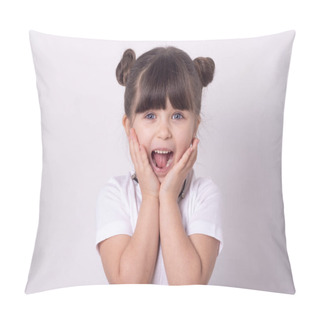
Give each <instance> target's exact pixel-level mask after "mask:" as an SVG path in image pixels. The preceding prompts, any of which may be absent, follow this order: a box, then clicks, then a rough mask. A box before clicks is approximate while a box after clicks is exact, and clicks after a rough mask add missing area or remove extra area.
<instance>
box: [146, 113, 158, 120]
mask: <svg viewBox="0 0 320 320" xmlns="http://www.w3.org/2000/svg"><path fill="white" fill-rule="evenodd" d="M155 117H156V116H155V114H154V113H147V114H146V115H145V118H146V119H150V120H152V119H155Z"/></svg>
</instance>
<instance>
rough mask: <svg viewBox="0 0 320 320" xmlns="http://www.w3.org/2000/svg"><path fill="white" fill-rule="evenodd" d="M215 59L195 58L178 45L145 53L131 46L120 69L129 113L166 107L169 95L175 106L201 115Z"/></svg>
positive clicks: (118, 75)
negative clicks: (137, 56) (137, 51)
mask: <svg viewBox="0 0 320 320" xmlns="http://www.w3.org/2000/svg"><path fill="white" fill-rule="evenodd" d="M214 69H215V64H214V61H213V60H212V59H211V58H203V57H199V58H196V59H194V60H193V61H192V59H191V58H190V57H189V56H188V54H186V53H185V52H184V51H182V50H180V49H178V48H175V47H165V48H164V47H158V48H154V49H152V50H150V51H148V52H146V53H144V54H142V55H141V56H140V57H139V58H138V59H137V60H136V55H135V52H134V51H133V50H132V49H127V50H126V51H125V52H124V53H123V56H122V59H121V61H120V62H119V64H118V66H117V69H116V76H117V80H118V82H119V83H120V84H121V85H123V86H125V87H126V90H125V94H124V106H125V113H126V115H127V117H128V118H129V119H131V117H132V114H133V113H141V112H145V111H147V110H150V109H165V108H166V101H167V98H168V99H169V100H170V103H171V105H172V107H173V108H175V109H179V110H189V111H192V112H194V113H195V114H196V115H199V114H200V109H201V95H202V88H203V87H206V86H207V85H208V84H209V83H210V82H211V81H212V79H213V73H214Z"/></svg>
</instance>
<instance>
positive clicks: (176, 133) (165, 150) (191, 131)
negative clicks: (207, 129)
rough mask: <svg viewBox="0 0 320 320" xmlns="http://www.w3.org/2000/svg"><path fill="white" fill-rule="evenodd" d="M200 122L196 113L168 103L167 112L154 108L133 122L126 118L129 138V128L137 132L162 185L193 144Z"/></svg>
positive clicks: (125, 123)
mask: <svg viewBox="0 0 320 320" xmlns="http://www.w3.org/2000/svg"><path fill="white" fill-rule="evenodd" d="M199 122H200V121H199V119H198V118H197V117H196V116H195V115H194V113H192V112H190V111H188V110H178V109H173V108H172V105H171V103H170V101H169V100H167V106H166V109H165V110H162V109H160V110H152V109H151V110H148V111H146V112H144V113H138V114H135V117H134V119H133V120H132V122H131V121H130V120H129V119H128V117H127V116H124V118H123V125H124V127H125V130H126V133H127V135H128V136H129V132H130V128H134V129H135V131H136V134H137V136H138V140H139V143H140V144H141V145H143V146H144V147H145V149H146V151H147V154H148V158H149V162H150V165H151V166H152V169H153V171H154V172H155V174H156V175H157V177H158V179H159V181H160V183H161V182H162V181H163V180H164V178H165V176H166V175H167V173H168V172H169V171H170V170H171V168H172V167H173V166H174V165H175V164H176V163H177V162H178V161H179V160H180V159H181V157H182V155H183V154H184V153H185V151H186V150H187V149H188V147H189V146H190V144H191V143H192V140H193V138H194V136H195V135H196V132H197V129H198V126H199Z"/></svg>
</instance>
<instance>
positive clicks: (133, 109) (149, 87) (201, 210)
mask: <svg viewBox="0 0 320 320" xmlns="http://www.w3.org/2000/svg"><path fill="white" fill-rule="evenodd" d="M214 67H215V65H214V62H213V60H212V59H211V58H196V59H195V60H193V61H192V60H191V58H190V57H189V56H188V55H187V54H186V53H185V52H184V51H182V50H180V49H177V48H174V47H166V48H155V49H153V50H150V51H148V52H146V53H144V54H143V55H141V56H140V57H139V58H138V59H137V60H136V56H135V53H134V51H133V50H131V49H128V50H126V51H125V52H124V54H123V57H122V59H121V61H120V63H119V65H118V67H117V69H116V75H117V79H118V82H119V83H120V84H121V85H124V86H125V87H126V89H125V115H124V117H123V126H124V129H125V131H126V134H127V136H128V139H129V147H130V155H131V159H132V162H133V165H134V169H135V171H134V172H130V173H129V174H128V175H126V176H120V177H114V178H112V179H111V180H109V181H108V183H107V184H106V186H105V187H104V188H103V189H102V190H101V192H100V194H99V197H98V202H97V239H96V242H97V248H98V250H99V253H100V255H101V260H102V264H103V268H104V271H105V274H106V277H107V279H108V282H109V283H127V284H129V283H156V284H172V285H178V284H207V283H209V280H210V278H211V275H212V272H213V268H214V265H215V262H216V258H217V256H218V253H219V252H220V250H221V248H222V243H221V241H222V230H221V221H220V210H219V198H220V194H219V190H218V188H217V187H216V185H215V184H214V183H213V182H212V181H211V180H210V179H206V178H196V177H195V176H194V172H193V169H192V168H193V165H194V163H195V161H196V157H197V147H198V143H199V140H198V139H197V138H196V133H197V130H198V126H199V123H200V109H201V95H202V88H203V87H206V86H207V85H208V84H209V83H210V82H211V81H212V79H213V73H214Z"/></svg>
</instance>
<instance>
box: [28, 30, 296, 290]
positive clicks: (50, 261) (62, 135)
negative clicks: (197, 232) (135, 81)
mask: <svg viewBox="0 0 320 320" xmlns="http://www.w3.org/2000/svg"><path fill="white" fill-rule="evenodd" d="M294 36H295V32H294V31H288V32H284V33H280V34H276V35H270V36H264V37H259V38H251V39H237V40H208V41H109V40H92V39H78V38H69V37H60V36H53V35H46V34H42V33H39V32H36V31H30V42H31V48H32V53H33V59H34V65H35V71H36V79H37V89H38V94H39V102H40V109H41V127H42V128H41V129H42V147H43V169H42V183H41V195H40V216H39V226H38V233H37V238H36V243H35V248H34V254H33V258H32V263H31V267H30V272H29V278H28V282H27V286H26V293H34V292H39V291H43V290H49V289H54V288H61V287H67V286H76V285H89V284H104V283H107V281H106V277H105V275H104V271H103V268H102V264H101V260H100V257H99V254H98V252H97V251H96V248H95V206H96V200H97V195H98V192H99V190H100V189H101V188H102V186H103V185H104V184H105V183H106V181H107V180H108V179H109V178H110V177H112V176H117V175H123V174H126V173H128V171H129V170H132V168H133V166H132V164H131V161H130V154H129V151H128V144H127V138H126V135H125V132H124V129H123V127H122V125H121V121H122V115H123V113H124V108H123V94H124V88H123V87H121V86H120V85H119V84H118V82H117V80H116V77H115V68H116V66H117V64H118V62H119V61H120V58H121V56H122V54H123V52H124V51H125V50H126V49H127V48H132V49H133V50H134V51H135V52H136V54H137V57H138V56H139V55H140V54H142V53H143V52H146V51H148V50H150V49H152V48H154V47H157V46H168V45H172V46H176V47H178V48H180V49H182V50H184V51H186V52H187V53H188V54H189V55H190V57H191V58H192V59H194V58H196V57H199V56H204V57H211V58H212V59H213V60H214V61H215V64H216V71H215V76H214V80H213V83H212V84H210V85H209V86H208V88H204V90H203V100H202V101H203V102H202V115H201V116H202V123H201V125H200V133H199V138H200V145H199V152H198V159H197V162H196V165H195V172H196V174H197V176H205V177H211V178H212V179H213V181H215V183H216V184H217V185H218V186H219V188H220V190H221V193H222V195H223V199H222V208H221V209H222V219H223V232H224V248H223V250H222V252H221V254H220V255H219V256H218V259H217V262H216V266H215V269H214V277H213V283H212V284H214V285H221V286H232V287H239V288H248V289H256V290H265V291H273V292H281V293H294V292H295V288H294V284H293V279H292V273H291V267H290V263H289V258H288V254H287V249H286V238H285V221H284V209H283V199H282V182H281V148H282V128H283V111H284V102H285V93H286V85H287V76H288V69H289V63H290V57H291V49H292V44H293V40H294Z"/></svg>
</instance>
